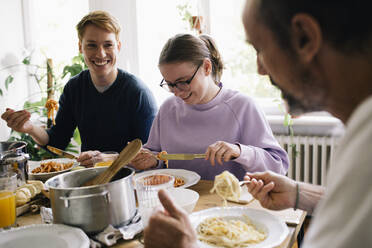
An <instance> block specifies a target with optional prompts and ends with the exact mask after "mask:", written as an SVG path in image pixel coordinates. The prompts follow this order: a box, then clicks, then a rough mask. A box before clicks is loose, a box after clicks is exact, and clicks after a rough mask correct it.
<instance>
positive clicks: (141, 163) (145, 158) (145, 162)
mask: <svg viewBox="0 0 372 248" xmlns="http://www.w3.org/2000/svg"><path fill="white" fill-rule="evenodd" d="M157 163H158V161H157V159H156V157H155V155H154V154H152V153H151V151H149V150H147V149H143V148H142V149H141V150H140V151H139V152H138V154H137V156H136V157H135V158H134V159H133V160H132V161H131V162H130V165H131V166H132V167H133V168H135V169H137V170H146V169H149V168H151V167H155V166H156V165H157Z"/></svg>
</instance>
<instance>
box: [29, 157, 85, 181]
mask: <svg viewBox="0 0 372 248" xmlns="http://www.w3.org/2000/svg"><path fill="white" fill-rule="evenodd" d="M49 161H55V162H57V163H64V164H67V163H70V162H73V163H74V164H73V165H72V167H70V168H69V169H66V170H62V171H55V172H50V173H31V171H32V170H33V169H35V168H37V167H39V166H40V164H41V163H45V162H49ZM27 164H28V179H30V180H41V181H46V180H48V179H49V178H51V177H54V176H56V175H59V174H61V173H64V172H67V171H70V170H71V169H72V168H74V167H76V166H78V165H79V163H78V162H76V160H75V159H69V158H54V159H46V160H42V161H28V163H27Z"/></svg>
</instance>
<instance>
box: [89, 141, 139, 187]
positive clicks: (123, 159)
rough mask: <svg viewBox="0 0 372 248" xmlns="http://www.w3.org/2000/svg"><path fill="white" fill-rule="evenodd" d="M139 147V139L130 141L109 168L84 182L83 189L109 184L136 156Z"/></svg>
mask: <svg viewBox="0 0 372 248" xmlns="http://www.w3.org/2000/svg"><path fill="white" fill-rule="evenodd" d="M141 147H142V142H141V140H140V139H135V140H133V141H131V142H130V143H129V144H128V145H127V146H126V147H124V149H123V150H122V151H121V152H120V154H119V156H118V157H117V158H116V159H115V160H114V162H113V163H112V165H111V166H110V167H108V168H107V169H106V170H105V171H104V172H103V173H101V174H99V175H98V176H96V177H95V178H93V179H91V180H89V181H87V182H85V183H84V184H83V185H82V186H83V187H84V186H92V185H99V184H105V183H109V182H110V181H111V179H112V178H113V177H114V176H115V174H116V173H117V172H118V171H119V170H120V169H121V168H122V167H123V166H125V165H127V164H128V163H129V162H130V161H131V160H132V159H133V158H134V157H135V156H136V155H137V153H138V152H139V150H140V149H141Z"/></svg>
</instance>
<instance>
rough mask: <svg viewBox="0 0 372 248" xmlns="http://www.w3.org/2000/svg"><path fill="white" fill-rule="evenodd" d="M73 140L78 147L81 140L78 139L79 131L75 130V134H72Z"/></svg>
mask: <svg viewBox="0 0 372 248" xmlns="http://www.w3.org/2000/svg"><path fill="white" fill-rule="evenodd" d="M73 137H74V140H75V142H76V143H77V144H78V145H81V139H80V132H79V129H77V128H76V129H75V132H74V136H73Z"/></svg>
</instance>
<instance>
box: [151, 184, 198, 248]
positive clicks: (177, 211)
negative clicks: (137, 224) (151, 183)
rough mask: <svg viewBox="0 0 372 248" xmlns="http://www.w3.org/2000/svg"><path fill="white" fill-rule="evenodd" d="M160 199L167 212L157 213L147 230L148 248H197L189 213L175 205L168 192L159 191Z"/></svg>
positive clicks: (152, 217)
mask: <svg viewBox="0 0 372 248" xmlns="http://www.w3.org/2000/svg"><path fill="white" fill-rule="evenodd" d="M159 199H160V202H161V203H162V204H163V207H164V209H165V211H157V212H155V213H154V214H153V215H152V216H151V218H150V220H149V224H148V226H147V227H146V228H145V231H144V237H145V247H147V248H167V247H177V248H196V247H197V243H196V241H197V238H196V232H195V230H194V229H193V227H192V225H191V223H190V220H189V218H188V216H187V213H186V212H185V211H184V210H183V209H181V208H180V207H179V206H177V205H175V204H174V202H173V201H172V200H171V199H170V197H169V195H168V194H167V192H166V191H164V190H160V191H159Z"/></svg>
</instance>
